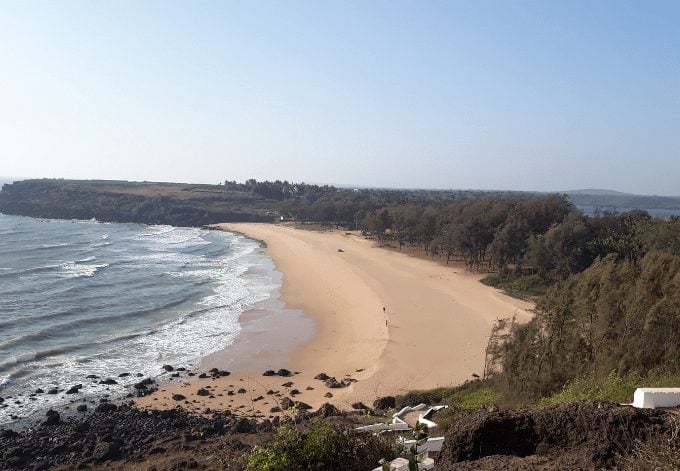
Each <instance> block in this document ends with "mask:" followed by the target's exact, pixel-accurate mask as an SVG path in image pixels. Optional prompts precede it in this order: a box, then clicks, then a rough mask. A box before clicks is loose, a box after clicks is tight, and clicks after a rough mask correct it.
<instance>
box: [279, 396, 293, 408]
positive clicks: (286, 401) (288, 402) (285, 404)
mask: <svg viewBox="0 0 680 471" xmlns="http://www.w3.org/2000/svg"><path fill="white" fill-rule="evenodd" d="M280 405H281V409H283V410H288V409H290V408H291V407H292V406H293V400H292V399H291V398H289V397H284V398H283V399H281V402H280Z"/></svg>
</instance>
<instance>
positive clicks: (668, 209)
mask: <svg viewBox="0 0 680 471" xmlns="http://www.w3.org/2000/svg"><path fill="white" fill-rule="evenodd" d="M562 194H565V195H566V197H567V198H568V200H569V201H570V202H571V203H572V204H573V205H574V206H575V207H576V208H578V209H579V210H581V211H582V212H583V213H585V214H586V215H593V214H595V213H598V212H600V213H602V212H607V211H610V212H618V213H621V212H625V211H630V210H643V211H647V212H648V213H649V214H650V215H652V216H655V217H661V218H668V217H670V216H673V215H680V197H663V196H643V195H633V194H628V193H621V192H614V191H609V190H575V191H566V192H562ZM545 195H546V193H542V192H516V191H500V190H499V191H495V190H399V189H389V190H388V189H379V188H363V189H358V188H337V187H333V186H327V185H324V186H319V185H306V184H304V183H289V182H287V181H284V182H281V181H278V180H277V181H275V182H267V181H265V182H257V181H255V180H248V181H246V182H245V183H236V182H229V181H225V182H224V184H221V185H205V184H185V183H153V182H125V181H111V180H62V179H41V180H23V181H17V182H14V183H13V184H9V185H4V186H3V190H2V191H1V192H0V212H2V213H4V214H11V215H21V216H31V217H38V218H52V219H83V220H88V219H93V218H94V219H97V220H99V221H107V222H136V223H144V224H168V225H174V226H193V227H200V226H203V225H207V224H215V223H220V222H273V221H276V220H280V219H281V218H282V217H283V218H284V219H288V218H295V219H297V220H299V221H314V222H320V223H325V224H338V225H343V226H349V227H352V226H353V227H355V228H356V225H357V222H358V220H359V219H360V218H361V217H362V215H365V214H366V213H368V212H370V211H373V210H376V209H378V208H383V207H389V206H395V205H404V204H411V205H417V206H421V207H426V206H442V205H447V204H450V203H453V202H460V201H464V200H470V199H478V198H484V197H493V198H500V199H520V198H524V199H526V198H540V197H543V196H545Z"/></svg>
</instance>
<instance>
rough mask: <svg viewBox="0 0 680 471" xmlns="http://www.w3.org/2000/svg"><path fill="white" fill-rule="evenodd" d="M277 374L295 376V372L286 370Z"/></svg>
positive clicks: (281, 370) (283, 369) (282, 369)
mask: <svg viewBox="0 0 680 471" xmlns="http://www.w3.org/2000/svg"><path fill="white" fill-rule="evenodd" d="M276 374H277V375H279V376H293V372H292V371H290V370H287V369H285V368H281V369H280V370H279V371H277V372H276Z"/></svg>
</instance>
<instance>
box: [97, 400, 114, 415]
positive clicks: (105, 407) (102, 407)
mask: <svg viewBox="0 0 680 471" xmlns="http://www.w3.org/2000/svg"><path fill="white" fill-rule="evenodd" d="M116 409H118V407H116V405H115V404H111V403H110V402H102V403H101V404H99V405H98V406H97V408H96V409H95V411H96V412H101V413H102V414H108V413H109V412H114V411H115V410H116Z"/></svg>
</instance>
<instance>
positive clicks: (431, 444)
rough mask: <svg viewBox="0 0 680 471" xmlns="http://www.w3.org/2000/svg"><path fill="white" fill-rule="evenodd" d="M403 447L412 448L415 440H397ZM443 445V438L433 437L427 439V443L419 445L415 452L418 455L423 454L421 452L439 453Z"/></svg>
mask: <svg viewBox="0 0 680 471" xmlns="http://www.w3.org/2000/svg"><path fill="white" fill-rule="evenodd" d="M399 441H400V442H401V443H402V444H403V445H404V446H406V447H408V448H410V447H412V446H413V445H414V444H415V443H416V441H415V440H399ZM443 445H444V437H433V438H428V439H427V442H425V443H423V444H422V445H420V446H419V447H418V448H417V449H416V451H417V452H418V453H423V452H428V453H430V452H437V451H441V449H442V446H443Z"/></svg>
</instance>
